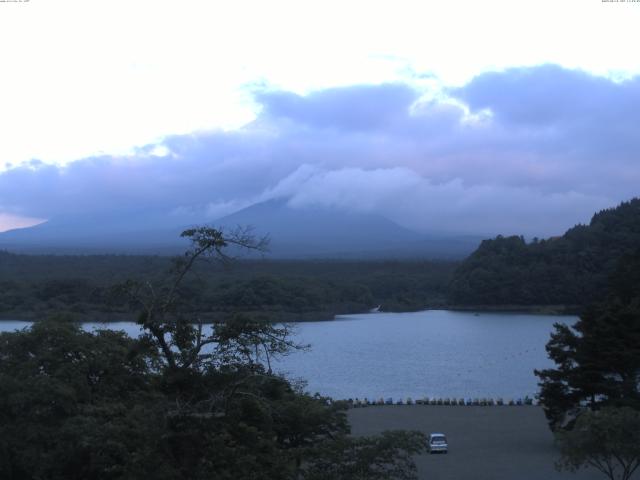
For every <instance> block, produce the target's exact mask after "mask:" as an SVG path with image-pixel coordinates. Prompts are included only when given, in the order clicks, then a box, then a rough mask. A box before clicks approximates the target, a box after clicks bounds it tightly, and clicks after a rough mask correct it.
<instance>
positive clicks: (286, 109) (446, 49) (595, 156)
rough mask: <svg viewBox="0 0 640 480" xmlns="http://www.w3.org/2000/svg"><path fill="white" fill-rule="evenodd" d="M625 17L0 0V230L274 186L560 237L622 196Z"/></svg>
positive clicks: (633, 49)
mask: <svg viewBox="0 0 640 480" xmlns="http://www.w3.org/2000/svg"><path fill="white" fill-rule="evenodd" d="M638 25H640V2H629V1H627V2H615V3H614V2H604V1H602V0H577V1H574V0H563V1H561V2H558V1H557V0H556V1H546V0H541V1H537V2H522V1H513V0H511V1H494V0H487V1H482V2H480V1H459V2H427V1H419V2H417V1H394V2H376V1H367V2H360V1H350V2H344V1H342V2H337V1H336V2H334V1H322V2H319V1H302V0H298V1H270V2H259V1H234V2H210V1H188V0H187V1H180V2H178V1H175V0H174V1H158V0H155V1H136V2H125V1H118V0H116V1H110V2H102V1H92V0H82V1H67V0H56V1H55V2H51V1H44V0H29V1H21V2H17V1H16V2H0V41H1V42H2V43H1V45H2V48H1V49H0V62H1V63H0V65H2V72H3V73H2V77H0V78H1V80H0V86H1V87H2V88H0V231H2V230H7V229H10V228H16V227H21V226H26V225H30V224H33V223H36V222H38V221H43V220H51V221H53V220H55V219H59V218H86V217H100V216H103V217H106V216H112V217H113V216H118V217H130V218H132V219H140V218H143V217H144V218H154V219H161V220H162V221H166V222H168V223H175V224H180V223H191V222H192V221H203V220H206V221H215V219H216V218H219V217H221V216H223V215H226V214H229V213H232V212H233V211H235V210H238V209H240V208H243V207H245V206H248V205H250V204H252V203H255V202H258V201H263V200H268V199H270V198H280V197H283V198H287V199H289V204H290V205H291V206H292V208H303V207H305V206H308V205H325V206H331V207H337V208H341V209H345V210H355V211H363V212H376V213H380V214H383V215H385V216H387V217H388V218H390V219H392V220H394V221H396V222H398V223H400V224H401V225H403V226H406V227H409V228H412V229H415V230H418V231H424V232H446V233H465V234H481V235H495V234H498V233H502V234H523V235H527V236H541V237H544V236H550V235H557V234H561V233H563V232H564V230H566V229H567V228H569V227H571V226H573V225H574V224H576V223H578V222H588V221H589V219H590V217H591V215H592V214H593V213H594V212H595V211H597V210H600V209H603V208H608V207H613V206H615V205H616V204H617V203H619V202H620V201H623V200H628V199H630V198H632V197H634V196H636V195H638V188H637V185H640V165H639V164H638V160H639V154H640V135H637V132H636V130H637V125H640V55H638V54H637V51H638V44H639V41H640V33H638V32H640V29H638V27H637V26H638ZM136 221H137V220H136Z"/></svg>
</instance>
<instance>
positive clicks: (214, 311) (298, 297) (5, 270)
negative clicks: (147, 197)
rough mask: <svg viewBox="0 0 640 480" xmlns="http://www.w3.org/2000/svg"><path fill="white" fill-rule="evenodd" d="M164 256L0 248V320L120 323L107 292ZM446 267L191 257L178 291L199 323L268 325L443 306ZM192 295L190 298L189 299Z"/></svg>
mask: <svg viewBox="0 0 640 480" xmlns="http://www.w3.org/2000/svg"><path fill="white" fill-rule="evenodd" d="M170 266H171V259H170V258H169V257H161V256H127V255H100V256H99V255H92V256H54V255H42V256H38V255H16V254H12V253H8V252H0V317H3V318H10V319H34V320H36V319H42V318H44V317H46V316H48V315H51V314H56V313H64V314H68V315H71V316H72V317H75V318H77V319H81V318H82V319H89V318H90V319H95V320H106V321H109V320H130V319H132V317H133V315H134V311H133V310H132V309H131V308H130V305H128V303H127V301H126V299H125V298H123V297H122V296H121V295H119V292H118V290H117V288H114V287H115V286H117V285H119V284H121V283H122V282H125V281H126V280H135V279H142V278H144V279H158V278H161V277H162V276H163V275H165V274H166V272H167V270H168V269H169V268H170ZM455 266H456V264H455V263H453V262H446V261H426V260H415V261H393V260H389V261H343V260H335V261H333V260H314V261H300V260H290V261H287V260H267V259H265V260H254V259H253V260H242V259H239V260H236V261H233V262H219V261H217V262H209V261H200V262H198V263H197V264H196V265H195V266H194V275H193V276H192V277H190V278H189V279H187V280H186V281H185V283H184V285H182V286H181V289H182V293H184V298H189V303H190V305H189V308H191V309H192V311H198V312H199V313H200V314H201V315H204V316H205V317H206V319H207V320H215V319H221V318H225V317H226V316H228V315H229V314H231V313H232V312H240V313H248V314H256V315H259V316H261V317H262V318H266V319H269V320H274V321H300V320H328V319H331V318H333V316H334V315H336V314H346V313H355V312H366V311H368V310H370V309H371V308H374V307H377V306H378V305H380V306H381V307H382V309H383V310H389V311H408V310H419V309H422V308H425V307H439V306H442V305H444V304H445V303H446V291H447V284H448V283H449V281H450V279H451V275H452V273H453V270H454V268H455ZM196 292H197V294H196Z"/></svg>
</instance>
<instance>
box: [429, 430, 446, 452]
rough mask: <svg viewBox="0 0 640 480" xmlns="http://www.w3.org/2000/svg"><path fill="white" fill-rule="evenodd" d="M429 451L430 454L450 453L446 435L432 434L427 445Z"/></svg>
mask: <svg viewBox="0 0 640 480" xmlns="http://www.w3.org/2000/svg"><path fill="white" fill-rule="evenodd" d="M427 450H428V451H429V453H438V452H441V453H447V452H448V451H449V444H448V443H447V437H446V436H445V434H444V433H432V434H430V435H429V441H428V443H427Z"/></svg>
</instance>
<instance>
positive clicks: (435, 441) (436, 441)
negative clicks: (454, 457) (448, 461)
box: [431, 436, 447, 443]
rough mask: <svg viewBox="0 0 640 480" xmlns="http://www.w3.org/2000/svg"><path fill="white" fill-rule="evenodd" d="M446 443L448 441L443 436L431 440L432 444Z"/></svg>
mask: <svg viewBox="0 0 640 480" xmlns="http://www.w3.org/2000/svg"><path fill="white" fill-rule="evenodd" d="M446 441H447V439H446V438H445V437H442V436H438V437H432V438H431V443H445V442H446Z"/></svg>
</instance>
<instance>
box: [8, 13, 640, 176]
mask: <svg viewBox="0 0 640 480" xmlns="http://www.w3.org/2000/svg"><path fill="white" fill-rule="evenodd" d="M638 24H640V8H637V5H636V4H631V3H626V4H623V3H618V4H611V3H609V4H607V3H602V2H599V1H592V2H585V1H584V0H565V1H563V2H557V1H550V0H542V1H538V2H533V3H527V4H523V3H522V2H511V1H504V0H485V1H483V2H477V1H461V2H460V1H459V2H453V3H451V2H449V3H447V2H424V1H419V0H415V1H397V2H393V3H391V2H377V1H374V2H371V1H352V2H344V1H337V0H328V1H323V2H299V1H295V0H285V1H282V0H274V1H270V2H260V1H246V0H245V1H242V0H240V1H234V2H210V1H202V0H191V1H187V0H185V1H181V2H177V1H175V0H171V1H158V0H138V1H136V2H128V1H110V2H99V1H87V0H56V1H55V2H43V1H32V2H28V3H24V4H19V5H13V4H5V5H2V12H0V42H2V45H4V46H6V48H3V49H2V52H1V53H0V61H1V62H2V65H3V71H4V72H5V74H4V75H3V80H2V81H3V86H2V87H3V88H2V89H0V105H2V110H1V111H0V132H2V136H3V142H2V144H1V145H0V170H1V169H2V168H3V166H4V165H6V164H7V163H12V164H14V165H15V164H18V163H20V162H22V161H25V160H29V159H31V158H39V159H41V160H43V161H45V162H54V163H65V162H69V161H72V160H75V159H78V158H82V157H86V156H89V155H98V154H110V155H123V154H127V153H132V152H133V150H134V148H135V146H137V145H144V144H148V143H153V142H157V141H159V140H160V139H161V138H163V137H165V136H167V135H179V134H187V133H190V132H194V131H202V130H209V129H215V128H223V129H236V128H238V127H239V126H241V125H243V124H246V123H247V122H249V121H251V120H252V119H253V118H254V116H255V114H256V110H257V108H256V107H257V105H256V104H255V103H253V101H252V99H251V97H250V94H249V92H248V90H247V86H248V85H253V84H255V83H256V82H265V83H267V84H269V85H272V86H274V87H276V88H280V89H282V90H286V91H291V92H297V93H308V92H309V91H312V90H319V89H325V88H327V87H332V86H345V85H354V84H363V83H370V84H377V83H381V82H389V81H408V80H411V81H412V82H415V83H416V84H418V83H420V82H423V81H424V79H419V78H417V77H416V76H415V75H412V74H411V72H418V73H420V74H421V73H423V72H429V73H431V74H435V76H436V78H437V79H439V80H438V81H436V82H435V83H440V84H442V85H452V84H456V85H462V84H464V83H465V82H467V81H468V80H469V79H470V78H471V77H472V76H473V75H476V74H478V73H481V72H483V71H486V70H488V69H504V68H507V67H510V66H514V65H536V64H540V63H544V62H552V63H557V64H560V65H565V66H570V67H576V68H582V69H585V70H587V71H591V72H597V73H600V74H615V75H622V76H625V75H626V76H628V75H630V74H632V73H634V72H640V56H638V55H637V54H636V51H637V42H638V34H637V25H638ZM431 83H434V82H431Z"/></svg>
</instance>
